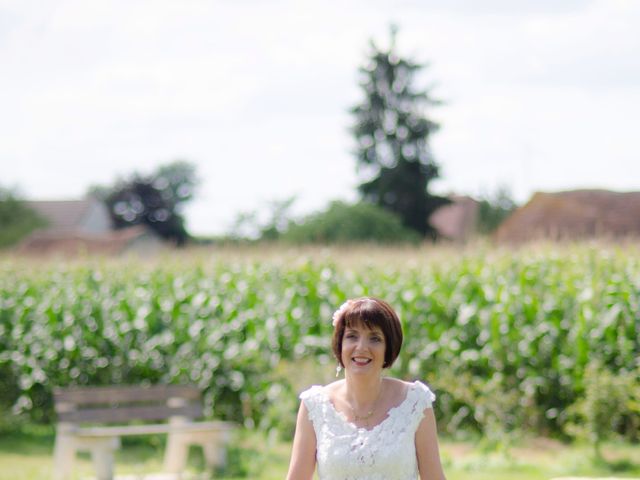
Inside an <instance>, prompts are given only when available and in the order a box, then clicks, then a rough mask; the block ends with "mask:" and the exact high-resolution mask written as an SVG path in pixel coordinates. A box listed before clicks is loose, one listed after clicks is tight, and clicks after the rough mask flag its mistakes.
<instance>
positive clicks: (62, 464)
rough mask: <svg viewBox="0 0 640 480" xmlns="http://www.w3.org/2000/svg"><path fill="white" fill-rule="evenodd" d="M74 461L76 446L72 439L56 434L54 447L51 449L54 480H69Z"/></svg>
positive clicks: (68, 436)
mask: <svg viewBox="0 0 640 480" xmlns="http://www.w3.org/2000/svg"><path fill="white" fill-rule="evenodd" d="M75 459H76V446H75V442H74V439H73V437H72V436H70V435H65V434H61V433H57V434H56V441H55V446H54V448H53V478H54V480H67V479H69V478H71V474H72V473H73V464H74V462H75Z"/></svg>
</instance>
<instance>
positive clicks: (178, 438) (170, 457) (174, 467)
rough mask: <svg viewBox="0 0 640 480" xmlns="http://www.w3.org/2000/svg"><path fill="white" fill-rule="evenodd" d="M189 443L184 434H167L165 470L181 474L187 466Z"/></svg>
mask: <svg viewBox="0 0 640 480" xmlns="http://www.w3.org/2000/svg"><path fill="white" fill-rule="evenodd" d="M188 456H189V443H188V441H187V439H186V438H185V435H184V434H180V433H170V434H169V435H168V436H167V449H166V450H165V454H164V470H165V471H166V472H168V473H177V474H180V473H182V471H183V470H184V469H185V467H186V466H187V458H188Z"/></svg>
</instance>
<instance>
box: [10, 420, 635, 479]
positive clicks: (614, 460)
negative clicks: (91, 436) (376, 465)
mask: <svg viewBox="0 0 640 480" xmlns="http://www.w3.org/2000/svg"><path fill="white" fill-rule="evenodd" d="M53 440H54V433H53V429H52V428H51V427H34V426H28V427H23V428H22V430H21V431H19V432H15V433H11V434H7V433H4V434H1V435H0V465H1V466H2V468H0V480H41V479H48V478H50V476H51V468H52V449H53ZM482 445H483V442H482V440H479V441H451V440H447V439H444V440H443V441H442V442H441V456H442V461H443V464H444V468H445V472H446V474H447V478H448V480H463V479H464V480H513V479H516V478H517V479H518V480H548V479H550V478H554V477H562V476H584V477H612V476H615V477H620V478H640V463H639V462H638V460H637V459H640V445H631V444H625V443H615V442H611V443H606V444H605V445H604V447H603V453H604V458H605V459H606V460H605V461H602V462H594V461H592V460H591V447H590V446H588V445H580V444H572V445H567V444H563V443H560V442H557V441H554V440H549V439H540V438H538V439H528V440H519V441H518V442H517V443H516V444H514V445H512V446H511V447H510V448H508V449H504V448H502V449H493V450H487V449H486V448H483V447H482ZM290 448H291V446H290V443H289V442H284V441H281V440H278V439H276V438H275V437H272V438H269V437H266V436H264V435H262V434H258V433H255V432H247V431H242V432H239V434H238V436H237V437H236V438H235V439H234V442H233V444H232V445H231V447H230V449H229V452H228V466H227V468H226V469H225V470H224V471H219V472H216V475H215V478H225V479H227V480H236V479H247V478H248V479H261V480H276V479H277V480H281V479H282V478H284V476H285V475H286V471H287V465H288V461H289V453H290ZM163 449H164V439H163V438H162V437H145V438H144V439H125V440H124V441H123V448H122V449H120V450H119V451H118V453H117V455H116V474H118V475H125V474H127V475H135V476H140V477H139V478H142V475H143V474H144V473H151V472H160V471H162V452H163ZM92 472H93V469H92V465H91V461H90V458H89V457H88V455H86V454H82V455H79V458H78V460H77V463H76V477H75V478H76V479H82V478H88V477H90V476H91V475H92ZM188 474H189V475H188V478H191V479H196V478H198V479H202V478H210V476H209V475H207V473H206V472H205V468H204V461H203V458H202V454H201V452H199V451H198V450H197V449H193V450H192V451H191V452H190V457H189V470H188Z"/></svg>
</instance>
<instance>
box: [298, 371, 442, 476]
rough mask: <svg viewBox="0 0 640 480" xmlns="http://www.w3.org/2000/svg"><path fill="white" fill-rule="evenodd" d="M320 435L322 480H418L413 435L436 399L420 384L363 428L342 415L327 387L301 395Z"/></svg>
mask: <svg viewBox="0 0 640 480" xmlns="http://www.w3.org/2000/svg"><path fill="white" fill-rule="evenodd" d="M300 398H301V399H302V401H303V402H304V404H305V407H306V408H307V410H308V412H309V419H310V420H311V422H312V424H313V429H314V431H315V433H316V460H317V463H318V475H319V478H320V480H416V479H417V478H418V465H417V461H416V449H415V441H414V439H415V433H416V430H417V428H418V425H419V424H420V421H421V420H422V417H423V412H424V409H425V408H428V407H431V405H432V403H433V401H434V400H435V398H436V397H435V395H434V394H433V392H432V391H431V390H429V388H428V387H427V386H426V385H424V384H423V383H421V382H414V383H413V384H411V385H410V386H409V389H408V391H407V396H406V398H405V399H404V400H403V401H402V403H400V404H399V405H398V406H396V407H393V408H391V409H389V411H388V412H387V416H386V417H385V419H384V420H383V421H382V422H380V423H379V424H377V425H376V426H374V427H373V428H371V429H370V430H368V429H366V428H360V427H357V426H355V425H354V424H352V423H350V422H348V421H347V419H346V417H345V416H344V414H342V413H340V412H338V411H337V410H336V409H335V407H334V406H333V404H332V403H331V400H330V399H329V396H328V394H327V393H326V391H325V389H324V387H321V386H318V385H315V386H313V387H311V388H309V389H308V390H305V391H304V392H302V393H301V394H300Z"/></svg>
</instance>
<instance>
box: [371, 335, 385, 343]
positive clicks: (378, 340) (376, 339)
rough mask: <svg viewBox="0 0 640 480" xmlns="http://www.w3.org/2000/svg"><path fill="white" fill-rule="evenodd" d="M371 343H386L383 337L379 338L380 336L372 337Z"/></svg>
mask: <svg viewBox="0 0 640 480" xmlns="http://www.w3.org/2000/svg"><path fill="white" fill-rule="evenodd" d="M371 341H372V342H376V343H379V342H382V341H384V339H383V338H382V337H380V336H378V335H374V336H373V337H371Z"/></svg>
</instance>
